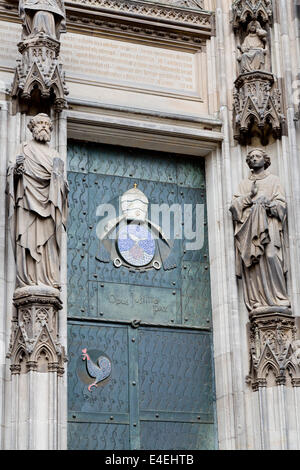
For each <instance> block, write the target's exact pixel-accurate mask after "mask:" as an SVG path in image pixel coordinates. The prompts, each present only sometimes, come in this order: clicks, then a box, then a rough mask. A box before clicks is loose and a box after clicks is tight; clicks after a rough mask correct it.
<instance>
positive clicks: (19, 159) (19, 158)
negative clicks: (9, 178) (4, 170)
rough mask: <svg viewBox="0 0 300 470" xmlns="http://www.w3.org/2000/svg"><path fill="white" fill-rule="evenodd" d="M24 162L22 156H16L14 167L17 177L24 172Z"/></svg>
mask: <svg viewBox="0 0 300 470" xmlns="http://www.w3.org/2000/svg"><path fill="white" fill-rule="evenodd" d="M24 161H25V158H24V156H23V155H18V156H17V158H16V166H15V173H16V174H17V175H21V174H22V173H24V171H25V167H24Z"/></svg>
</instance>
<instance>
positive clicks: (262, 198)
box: [255, 196, 271, 207]
mask: <svg viewBox="0 0 300 470" xmlns="http://www.w3.org/2000/svg"><path fill="white" fill-rule="evenodd" d="M255 202H256V203H257V204H262V205H263V206H265V207H269V205H270V204H271V202H270V200H269V199H268V198H266V196H260V197H259V198H258V199H256V201H255Z"/></svg>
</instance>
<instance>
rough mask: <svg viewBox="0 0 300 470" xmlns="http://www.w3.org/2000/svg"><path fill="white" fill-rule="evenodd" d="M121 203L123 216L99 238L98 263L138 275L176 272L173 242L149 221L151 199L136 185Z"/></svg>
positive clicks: (109, 224)
mask: <svg viewBox="0 0 300 470" xmlns="http://www.w3.org/2000/svg"><path fill="white" fill-rule="evenodd" d="M120 202H121V204H120V210H121V214H120V215H119V217H116V218H113V219H111V220H109V221H108V222H107V224H106V225H105V226H104V229H103V231H100V233H99V235H98V236H99V239H100V247H99V252H98V254H97V256H96V259H97V260H98V261H100V262H102V263H109V262H110V261H112V262H113V263H114V266H115V267H116V268H119V267H121V266H124V267H126V268H128V269H130V270H131V271H138V272H145V271H146V270H149V269H156V270H159V269H161V268H162V267H163V269H164V270H170V269H174V268H176V264H175V260H174V259H173V256H172V252H171V249H172V242H171V241H170V240H168V239H167V237H166V236H165V235H164V233H163V231H162V229H161V228H160V227H159V226H158V225H157V224H155V223H153V222H151V221H150V220H148V219H147V214H148V205H149V201H148V198H147V196H145V194H144V193H143V192H142V191H140V190H139V189H138V188H137V185H136V184H135V185H134V188H132V189H129V190H128V191H126V192H125V193H124V194H123V195H122V197H121V200H120Z"/></svg>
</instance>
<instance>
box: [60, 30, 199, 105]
mask: <svg viewBox="0 0 300 470" xmlns="http://www.w3.org/2000/svg"><path fill="white" fill-rule="evenodd" d="M61 44H62V48H61V57H62V59H63V63H64V68H65V70H66V73H67V76H69V77H72V79H74V78H76V77H77V79H78V80H81V81H89V82H92V81H94V82H96V83H98V84H105V83H107V84H109V85H110V86H111V85H113V84H116V85H123V86H127V87H133V88H141V89H144V90H147V89H150V90H155V89H156V90H157V91H159V90H161V91H163V90H164V91H169V92H172V91H173V92H175V93H176V92H177V94H184V95H186V96H189V95H190V96H191V97H192V96H194V97H195V98H196V97H197V98H198V99H199V91H198V77H197V70H198V68H199V66H198V54H193V53H188V52H182V51H174V50H168V49H162V48H159V47H152V46H146V45H143V44H131V43H127V42H123V41H116V40H112V39H106V38H99V37H93V36H84V35H82V34H74V33H68V34H67V35H65V36H64V37H62V39H61Z"/></svg>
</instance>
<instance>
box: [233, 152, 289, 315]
mask: <svg viewBox="0 0 300 470" xmlns="http://www.w3.org/2000/svg"><path fill="white" fill-rule="evenodd" d="M247 163H248V165H249V167H250V170H251V174H250V176H249V178H247V179H245V180H243V181H242V182H241V183H240V185H239V188H238V191H237V193H236V194H235V195H234V198H233V202H232V206H231V208H230V211H231V213H232V217H233V221H234V225H235V232H234V237H235V248H236V274H237V276H238V277H240V278H242V281H243V290H244V299H245V303H246V306H247V308H248V310H249V311H250V312H251V314H263V313H272V312H278V313H291V311H290V301H289V298H288V294H287V285H286V274H287V257H286V248H285V247H286V242H285V235H286V230H285V228H286V217H287V207H286V200H285V195H284V190H283V188H282V187H281V184H280V181H279V178H278V177H277V176H275V175H272V174H270V173H269V171H268V167H269V166H270V164H271V162H270V158H269V156H268V155H267V154H266V153H265V152H264V151H263V150H261V149H254V150H252V151H251V152H250V153H249V154H248V156H247Z"/></svg>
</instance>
